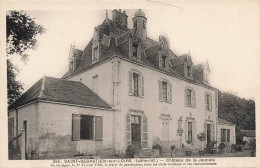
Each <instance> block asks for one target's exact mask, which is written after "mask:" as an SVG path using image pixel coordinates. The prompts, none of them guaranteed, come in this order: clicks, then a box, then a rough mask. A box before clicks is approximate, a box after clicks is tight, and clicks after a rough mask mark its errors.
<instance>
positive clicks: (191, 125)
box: [187, 121, 194, 141]
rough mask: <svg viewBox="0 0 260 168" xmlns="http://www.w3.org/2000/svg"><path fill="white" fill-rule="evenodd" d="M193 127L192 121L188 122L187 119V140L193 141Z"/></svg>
mask: <svg viewBox="0 0 260 168" xmlns="http://www.w3.org/2000/svg"><path fill="white" fill-rule="evenodd" d="M192 127H193V122H189V121H188V130H187V131H188V141H193V132H192V131H193V129H194V128H192Z"/></svg>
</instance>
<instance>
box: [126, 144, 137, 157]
mask: <svg viewBox="0 0 260 168" xmlns="http://www.w3.org/2000/svg"><path fill="white" fill-rule="evenodd" d="M139 152H140V147H138V146H134V145H129V146H128V147H127V149H126V157H127V158H134V155H135V154H138V153H139Z"/></svg>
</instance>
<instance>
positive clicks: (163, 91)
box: [162, 81, 169, 102]
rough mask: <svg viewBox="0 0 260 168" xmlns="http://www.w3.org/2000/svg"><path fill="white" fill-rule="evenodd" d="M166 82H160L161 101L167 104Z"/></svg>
mask: <svg viewBox="0 0 260 168" xmlns="http://www.w3.org/2000/svg"><path fill="white" fill-rule="evenodd" d="M167 86H168V82H166V81H162V101H163V102H168V99H169V98H168V96H167V92H168V88H167Z"/></svg>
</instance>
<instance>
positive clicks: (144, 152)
mask: <svg viewBox="0 0 260 168" xmlns="http://www.w3.org/2000/svg"><path fill="white" fill-rule="evenodd" d="M134 157H135V158H153V157H155V156H154V154H153V151H152V150H151V149H141V150H140V153H139V154H136V155H135V156H134Z"/></svg>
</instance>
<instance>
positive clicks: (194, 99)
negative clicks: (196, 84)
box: [191, 90, 196, 108]
mask: <svg viewBox="0 0 260 168" xmlns="http://www.w3.org/2000/svg"><path fill="white" fill-rule="evenodd" d="M191 101H192V107H193V108H195V107H196V95H195V91H194V90H192V92H191Z"/></svg>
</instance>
